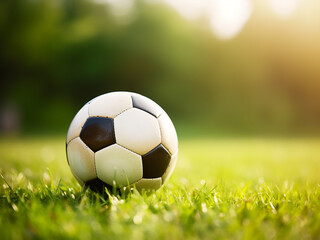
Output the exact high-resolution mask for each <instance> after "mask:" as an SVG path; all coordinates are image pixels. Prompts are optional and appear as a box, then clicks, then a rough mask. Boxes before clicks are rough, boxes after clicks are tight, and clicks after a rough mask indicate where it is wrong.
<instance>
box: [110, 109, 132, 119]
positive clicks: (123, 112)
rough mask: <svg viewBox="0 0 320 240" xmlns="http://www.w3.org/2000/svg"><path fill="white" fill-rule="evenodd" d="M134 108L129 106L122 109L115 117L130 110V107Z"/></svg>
mask: <svg viewBox="0 0 320 240" xmlns="http://www.w3.org/2000/svg"><path fill="white" fill-rule="evenodd" d="M132 108H133V107H130V108H127V109H125V110H123V111H121V112H120V113H119V114H117V115H116V116H114V118H116V117H117V116H119V115H120V114H122V113H124V112H126V111H128V110H130V109H132Z"/></svg>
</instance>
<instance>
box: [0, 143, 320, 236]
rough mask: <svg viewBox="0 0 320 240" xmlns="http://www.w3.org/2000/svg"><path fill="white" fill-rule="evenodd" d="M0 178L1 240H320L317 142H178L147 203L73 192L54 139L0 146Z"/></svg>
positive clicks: (130, 197) (319, 149)
mask: <svg viewBox="0 0 320 240" xmlns="http://www.w3.org/2000/svg"><path fill="white" fill-rule="evenodd" d="M0 171H1V174H2V176H3V178H0V238H1V239H45V238H48V239H170V240H172V239H320V185H319V184H320V139H282V140H277V139H240V138H239V139H196V140H188V139H182V140H181V141H180V155H179V161H178V164H177V167H176V169H175V171H174V174H173V176H172V177H171V179H170V181H169V182H168V184H167V185H166V186H164V187H163V188H161V189H160V190H159V191H157V192H156V193H154V194H151V195H150V196H146V195H140V194H139V193H138V192H136V191H135V192H133V193H132V194H129V195H128V196H126V197H119V196H111V197H109V198H108V197H105V198H103V197H101V196H99V195H97V194H95V193H92V192H90V191H86V192H81V187H80V186H79V185H78V184H77V183H76V181H75V179H74V178H73V177H72V175H71V173H70V170H69V167H68V164H67V161H66V158H65V145H64V139H63V138H59V137H57V138H48V139H42V138H41V139H40V138H38V139H36V138H29V139H20V140H15V139H3V140H0ZM5 181H6V182H7V183H8V184H7V183H6V182H5Z"/></svg>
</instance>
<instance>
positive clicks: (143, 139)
mask: <svg viewBox="0 0 320 240" xmlns="http://www.w3.org/2000/svg"><path fill="white" fill-rule="evenodd" d="M66 147H67V160H68V164H69V166H70V169H71V172H72V173H73V175H74V176H75V178H76V179H77V180H78V182H79V183H80V184H81V185H84V184H85V185H87V186H89V187H90V188H91V189H93V190H97V191H99V190H100V189H104V187H107V188H108V189H112V188H113V187H115V188H118V189H120V188H124V187H128V186H129V187H133V186H135V187H136V189H137V190H138V191H143V190H147V191H150V190H157V189H159V188H160V187H161V186H162V185H163V184H164V183H165V182H166V181H167V180H168V178H169V177H170V175H171V174H172V171H173V169H174V167H175V165H176V162H177V155H178V138H177V134H176V130H175V128H174V125H173V123H172V121H171V120H170V118H169V116H168V115H167V114H166V112H165V111H164V110H163V109H162V108H161V107H160V106H159V105H158V104H156V103H155V102H154V101H152V100H150V99H149V98H147V97H144V96H142V95H140V94H137V93H131V92H111V93H107V94H104V95H101V96H98V97H96V98H94V99H92V100H91V101H90V102H88V103H87V104H85V105H84V106H83V107H82V108H81V109H80V111H79V112H78V113H77V114H76V116H75V117H74V119H73V120H72V122H71V124H70V127H69V131H68V134H67V141H66Z"/></svg>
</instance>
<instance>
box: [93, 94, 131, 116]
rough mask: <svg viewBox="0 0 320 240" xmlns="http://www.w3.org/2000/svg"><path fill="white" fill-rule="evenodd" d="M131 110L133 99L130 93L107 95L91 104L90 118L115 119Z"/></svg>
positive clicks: (95, 99)
mask: <svg viewBox="0 0 320 240" xmlns="http://www.w3.org/2000/svg"><path fill="white" fill-rule="evenodd" d="M129 108H132V99H131V95H130V94H129V93H128V92H112V93H106V94H103V95H101V96H98V97H96V98H94V99H92V100H91V101H90V102H89V116H90V117H109V118H114V117H116V116H117V115H118V114H120V113H122V112H123V111H125V110H127V109H129Z"/></svg>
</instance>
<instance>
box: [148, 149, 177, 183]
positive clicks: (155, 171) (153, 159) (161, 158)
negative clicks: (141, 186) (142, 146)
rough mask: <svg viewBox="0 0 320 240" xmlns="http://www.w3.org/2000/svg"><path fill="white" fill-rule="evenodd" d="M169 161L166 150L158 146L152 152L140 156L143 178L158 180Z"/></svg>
mask: <svg viewBox="0 0 320 240" xmlns="http://www.w3.org/2000/svg"><path fill="white" fill-rule="evenodd" d="M170 160H171V155H170V153H169V152H168V150H167V149H166V148H165V147H164V146H163V145H162V144H160V145H158V146H157V147H155V148H154V149H153V150H151V151H150V152H148V153H147V154H145V155H143V156H142V166H143V178H158V177H161V176H162V175H163V174H164V172H165V171H166V169H167V167H168V165H169V163H170Z"/></svg>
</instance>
